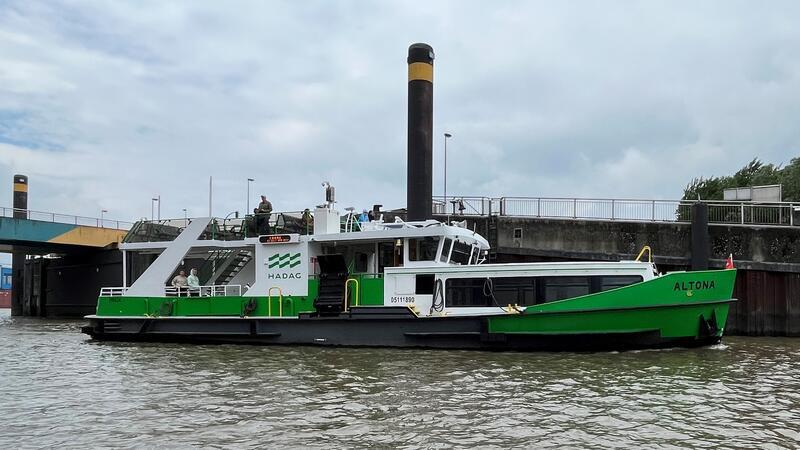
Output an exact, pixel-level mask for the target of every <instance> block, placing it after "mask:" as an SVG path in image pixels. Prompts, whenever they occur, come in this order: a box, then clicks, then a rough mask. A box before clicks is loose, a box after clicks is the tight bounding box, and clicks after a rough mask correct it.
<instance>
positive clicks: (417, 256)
mask: <svg viewBox="0 0 800 450" xmlns="http://www.w3.org/2000/svg"><path fill="white" fill-rule="evenodd" d="M437 250H439V237H438V236H436V237H430V236H429V237H424V238H413V239H409V240H408V260H409V261H436V251H437Z"/></svg>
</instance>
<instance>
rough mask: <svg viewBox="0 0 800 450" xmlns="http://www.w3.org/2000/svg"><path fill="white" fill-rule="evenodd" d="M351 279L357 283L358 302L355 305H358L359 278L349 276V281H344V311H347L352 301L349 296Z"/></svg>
mask: <svg viewBox="0 0 800 450" xmlns="http://www.w3.org/2000/svg"><path fill="white" fill-rule="evenodd" d="M351 281H352V282H354V283H355V284H356V289H355V293H356V304H355V305H353V306H358V280H357V279H355V278H348V279H347V281H345V282H344V312H347V304H348V303H350V301H349V300H350V299H349V298H348V297H347V293H348V291H347V287H348V286H350V282H351Z"/></svg>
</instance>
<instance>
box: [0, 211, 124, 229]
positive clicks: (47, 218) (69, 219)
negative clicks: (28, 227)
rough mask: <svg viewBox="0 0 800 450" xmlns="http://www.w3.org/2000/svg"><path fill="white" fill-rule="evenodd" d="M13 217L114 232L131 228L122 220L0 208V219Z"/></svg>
mask: <svg viewBox="0 0 800 450" xmlns="http://www.w3.org/2000/svg"><path fill="white" fill-rule="evenodd" d="M15 216H17V217H19V218H22V219H28V220H38V221H42V222H54V223H66V224H70V225H82V226H87V227H97V228H112V229H116V230H129V229H130V228H131V226H133V223H132V222H126V221H124V220H114V219H106V218H101V217H86V216H74V215H71V214H60V213H55V212H46V211H34V210H31V209H18V208H7V207H0V217H10V218H14V217H15Z"/></svg>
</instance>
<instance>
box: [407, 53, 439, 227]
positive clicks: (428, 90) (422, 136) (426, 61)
mask: <svg viewBox="0 0 800 450" xmlns="http://www.w3.org/2000/svg"><path fill="white" fill-rule="evenodd" d="M406 186H407V189H408V191H407V199H406V202H407V203H406V204H407V205H408V206H407V207H408V215H407V220H426V219H430V218H432V217H433V211H432V201H433V48H432V47H431V46H430V45H428V44H412V45H411V46H410V47H409V48H408V180H407V185H406Z"/></svg>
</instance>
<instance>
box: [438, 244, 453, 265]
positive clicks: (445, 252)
mask: <svg viewBox="0 0 800 450" xmlns="http://www.w3.org/2000/svg"><path fill="white" fill-rule="evenodd" d="M452 246H453V240H452V239H450V238H444V244H442V256H440V257H439V261H440V262H443V263H446V262H447V260H448V259H449V258H450V247H452Z"/></svg>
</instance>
